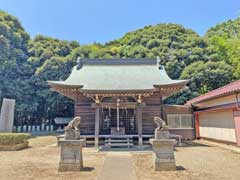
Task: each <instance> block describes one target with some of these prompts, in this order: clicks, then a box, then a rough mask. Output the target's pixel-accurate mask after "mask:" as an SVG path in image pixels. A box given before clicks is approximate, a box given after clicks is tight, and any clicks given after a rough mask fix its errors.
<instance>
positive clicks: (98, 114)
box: [94, 106, 100, 147]
mask: <svg viewBox="0 0 240 180" xmlns="http://www.w3.org/2000/svg"><path fill="white" fill-rule="evenodd" d="M99 120H100V107H99V106H96V109H95V139H94V144H95V147H98V142H99Z"/></svg>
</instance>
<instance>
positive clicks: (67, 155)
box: [58, 140, 85, 172]
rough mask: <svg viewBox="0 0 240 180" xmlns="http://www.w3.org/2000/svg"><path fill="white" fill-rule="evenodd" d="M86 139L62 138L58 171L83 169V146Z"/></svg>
mask: <svg viewBox="0 0 240 180" xmlns="http://www.w3.org/2000/svg"><path fill="white" fill-rule="evenodd" d="M84 143H85V140H60V141H59V144H60V147H61V157H60V158H61V159H60V162H59V168H58V171H60V172H63V171H81V169H82V168H83V154H82V147H83V145H84Z"/></svg>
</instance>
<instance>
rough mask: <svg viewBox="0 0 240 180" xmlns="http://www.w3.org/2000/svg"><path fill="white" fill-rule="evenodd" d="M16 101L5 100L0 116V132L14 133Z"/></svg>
mask: <svg viewBox="0 0 240 180" xmlns="http://www.w3.org/2000/svg"><path fill="white" fill-rule="evenodd" d="M14 106H15V100H14V99H7V98H4V99H3V103H2V108H1V115H0V132H12V131H13V120H14Z"/></svg>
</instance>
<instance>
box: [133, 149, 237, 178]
mask: <svg viewBox="0 0 240 180" xmlns="http://www.w3.org/2000/svg"><path fill="white" fill-rule="evenodd" d="M175 158H176V164H177V169H178V170H177V171H165V172H154V171H153V163H152V162H153V161H152V154H151V153H134V154H133V159H134V162H135V172H136V175H137V178H138V179H139V180H143V179H144V180H148V179H149V180H150V179H151V180H155V179H158V180H159V179H161V180H167V179H169V180H176V179H178V180H190V179H191V180H193V179H194V180H215V179H216V180H230V179H231V180H239V179H240V154H238V153H234V152H231V151H229V150H226V149H222V148H219V147H209V146H203V145H196V144H195V145H190V146H187V147H177V148H176V152H175Z"/></svg>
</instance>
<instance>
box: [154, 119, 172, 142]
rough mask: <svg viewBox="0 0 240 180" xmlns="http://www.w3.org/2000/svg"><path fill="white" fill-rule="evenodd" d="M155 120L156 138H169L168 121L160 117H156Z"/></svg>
mask: <svg viewBox="0 0 240 180" xmlns="http://www.w3.org/2000/svg"><path fill="white" fill-rule="evenodd" d="M154 122H155V124H156V125H157V128H156V129H155V139H169V138H170V133H169V130H168V126H167V125H166V122H165V121H164V120H163V119H161V118H160V117H157V116H156V117H154Z"/></svg>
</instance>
